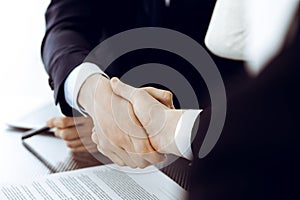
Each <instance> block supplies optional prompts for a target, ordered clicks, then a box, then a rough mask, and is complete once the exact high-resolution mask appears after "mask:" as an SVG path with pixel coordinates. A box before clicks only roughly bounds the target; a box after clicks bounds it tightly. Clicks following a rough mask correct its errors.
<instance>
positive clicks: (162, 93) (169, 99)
mask: <svg viewBox="0 0 300 200" xmlns="http://www.w3.org/2000/svg"><path fill="white" fill-rule="evenodd" d="M142 89H143V90H145V91H146V92H148V93H149V94H150V95H151V96H152V97H154V98H155V99H157V100H158V101H160V102H161V103H163V104H164V105H165V106H167V107H169V108H171V109H174V105H173V94H172V92H170V91H167V90H161V89H157V88H154V87H144V88H142Z"/></svg>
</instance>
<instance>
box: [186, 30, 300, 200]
mask: <svg viewBox="0 0 300 200" xmlns="http://www.w3.org/2000/svg"><path fill="white" fill-rule="evenodd" d="M297 37H298V39H297V40H296V41H295V42H294V43H293V44H292V46H290V47H289V48H286V49H284V50H283V52H282V53H281V54H280V55H279V56H278V57H277V58H276V59H275V60H274V61H273V62H272V63H270V64H269V66H268V67H267V68H266V69H265V71H263V72H262V73H261V74H260V76H259V77H258V78H256V79H254V80H253V81H250V83H249V84H246V86H244V87H242V88H240V91H239V92H237V93H236V95H233V96H231V97H228V106H227V108H228V111H227V117H226V121H225V125H224V129H223V131H222V134H221V137H220V139H219V141H218V142H217V144H216V146H215V147H214V149H213V150H212V151H211V152H210V153H209V154H208V155H207V156H206V157H205V158H203V159H197V158H198V152H199V149H200V147H201V144H202V141H203V138H204V136H205V134H206V131H207V127H208V125H209V121H210V114H211V110H210V109H205V110H204V111H203V113H202V114H201V119H200V121H199V129H198V130H196V131H195V132H196V136H195V139H194V142H193V144H192V149H193V152H194V158H195V159H194V161H193V173H192V175H193V177H192V178H191V179H192V183H191V184H192V186H191V193H190V199H231V200H232V199H295V196H294V195H296V194H297V195H298V188H296V187H297V185H298V183H299V180H297V179H296V177H297V176H296V174H299V161H298V160H299V146H300V135H299V133H300V128H299V121H300V115H299V113H300V106H299V102H300V96H299V91H300V84H299V80H300V69H299V66H300V59H299V55H298V52H299V50H300V48H299V47H300V42H299V41H300V40H299V34H298V36H297ZM237 84H238V83H237ZM240 85H242V84H240Z"/></svg>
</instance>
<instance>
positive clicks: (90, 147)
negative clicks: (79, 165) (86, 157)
mask: <svg viewBox="0 0 300 200" xmlns="http://www.w3.org/2000/svg"><path fill="white" fill-rule="evenodd" d="M70 149H71V150H72V152H76V153H77V152H89V153H94V152H98V149H97V145H96V144H94V143H93V144H90V145H88V146H86V145H85V146H79V147H74V148H70Z"/></svg>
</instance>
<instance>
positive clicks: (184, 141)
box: [175, 110, 202, 160]
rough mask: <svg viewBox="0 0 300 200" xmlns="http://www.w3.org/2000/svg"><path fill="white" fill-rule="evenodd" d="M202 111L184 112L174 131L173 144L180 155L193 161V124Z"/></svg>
mask: <svg viewBox="0 0 300 200" xmlns="http://www.w3.org/2000/svg"><path fill="white" fill-rule="evenodd" d="M201 111H202V110H186V111H185V112H184V113H183V114H182V116H181V117H180V119H179V121H178V123H177V126H176V131H175V144H176V146H177V148H178V150H179V152H180V153H181V155H182V156H183V157H184V158H186V159H188V160H192V159H193V153H192V149H191V135H192V129H193V126H194V123H195V121H196V119H197V117H198V115H199V114H200V112H201Z"/></svg>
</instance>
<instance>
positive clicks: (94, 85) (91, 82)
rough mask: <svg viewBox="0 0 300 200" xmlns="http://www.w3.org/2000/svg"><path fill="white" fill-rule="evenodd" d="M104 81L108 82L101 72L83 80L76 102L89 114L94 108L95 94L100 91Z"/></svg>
mask: <svg viewBox="0 0 300 200" xmlns="http://www.w3.org/2000/svg"><path fill="white" fill-rule="evenodd" d="M105 82H108V79H107V78H105V77H104V76H102V75H101V74H94V75H91V76H89V77H88V78H87V79H86V80H85V82H84V83H83V84H82V86H81V88H80V90H79V94H78V103H79V105H80V106H81V107H82V108H83V109H84V110H85V111H86V112H87V113H88V114H90V115H91V114H92V111H93V110H94V109H93V107H94V99H95V95H96V94H97V93H99V92H101V88H102V87H104V85H105V84H104V83H105Z"/></svg>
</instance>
